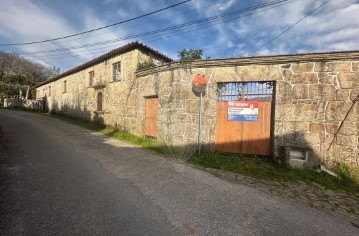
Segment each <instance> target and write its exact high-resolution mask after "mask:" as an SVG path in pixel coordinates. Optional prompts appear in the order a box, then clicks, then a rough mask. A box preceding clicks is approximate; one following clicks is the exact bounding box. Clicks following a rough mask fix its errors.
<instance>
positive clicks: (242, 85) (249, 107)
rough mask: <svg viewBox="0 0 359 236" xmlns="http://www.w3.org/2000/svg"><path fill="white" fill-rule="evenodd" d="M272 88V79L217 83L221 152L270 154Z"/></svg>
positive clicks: (218, 136) (217, 136)
mask: <svg viewBox="0 0 359 236" xmlns="http://www.w3.org/2000/svg"><path fill="white" fill-rule="evenodd" d="M273 89H274V82H273V81H269V82H228V83H218V90H217V96H218V100H217V122H216V140H215V142H216V143H215V145H216V149H217V150H218V151H221V152H227V153H242V154H255V155H263V156H267V155H271V151H272V148H271V146H272V142H271V123H272V122H271V120H272V118H271V117H272V115H271V114H272V100H273Z"/></svg>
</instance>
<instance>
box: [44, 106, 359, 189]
mask: <svg viewBox="0 0 359 236" xmlns="http://www.w3.org/2000/svg"><path fill="white" fill-rule="evenodd" d="M40 114H41V113H40ZM42 114H43V113H42ZM49 115H50V114H49ZM50 116H51V117H55V118H58V119H61V120H63V121H66V122H69V123H72V124H75V125H79V126H82V127H84V128H88V129H91V130H94V131H97V132H101V133H103V134H105V135H108V136H111V137H114V138H116V139H119V140H122V141H125V142H127V143H131V144H134V145H138V146H140V147H143V148H146V149H150V150H153V151H156V152H158V153H161V154H164V155H166V156H169V153H168V148H169V146H167V147H164V146H163V145H164V144H161V145H159V143H158V142H156V141H154V140H151V139H148V138H145V137H138V136H135V135H133V134H130V133H127V132H125V131H121V130H119V129H117V128H115V127H111V126H105V125H103V124H100V123H96V122H88V121H84V120H81V119H79V118H74V117H69V116H64V115H63V114H55V115H54V114H52V115H50ZM173 150H175V149H173ZM173 150H172V151H173ZM173 157H175V158H176V155H173ZM179 159H181V158H179ZM186 161H187V162H188V163H191V164H193V165H196V166H201V167H205V168H213V169H218V170H223V171H229V172H233V173H237V174H241V175H245V176H250V177H254V178H258V179H263V180H274V181H279V182H297V181H303V182H306V183H308V184H312V183H317V184H320V185H322V186H323V187H325V188H327V189H331V190H344V191H346V192H351V193H358V192H359V170H358V169H355V168H353V167H350V166H348V165H346V164H339V165H338V168H337V170H336V172H337V173H338V177H339V178H336V177H333V176H331V175H328V174H327V173H325V172H321V173H317V172H314V171H311V170H306V169H295V168H289V167H285V166H282V165H279V164H278V163H276V162H273V161H270V160H261V159H253V158H245V157H237V156H233V155H230V156H229V155H224V154H220V153H206V152H205V153H203V154H202V155H201V157H198V156H193V157H192V158H189V159H188V160H187V159H186Z"/></svg>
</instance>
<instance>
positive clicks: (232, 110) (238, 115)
mask: <svg viewBox="0 0 359 236" xmlns="http://www.w3.org/2000/svg"><path fill="white" fill-rule="evenodd" d="M257 120H258V101H233V102H228V121H257Z"/></svg>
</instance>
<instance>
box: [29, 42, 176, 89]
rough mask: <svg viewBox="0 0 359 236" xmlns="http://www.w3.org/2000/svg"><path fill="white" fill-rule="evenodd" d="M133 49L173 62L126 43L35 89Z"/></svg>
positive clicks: (136, 44)
mask: <svg viewBox="0 0 359 236" xmlns="http://www.w3.org/2000/svg"><path fill="white" fill-rule="evenodd" d="M134 49H139V50H142V51H144V52H148V53H150V54H152V55H154V56H157V57H159V58H160V59H162V60H164V62H171V61H173V60H172V59H171V58H169V57H168V56H166V55H164V54H162V53H160V52H159V51H156V50H154V49H152V48H150V47H148V46H146V45H144V44H142V43H139V42H137V41H136V42H132V43H128V44H126V45H124V46H122V47H119V48H116V49H114V50H112V51H109V52H107V53H105V54H103V55H101V56H99V57H97V58H95V59H92V60H91V61H88V62H86V63H84V64H82V65H79V66H77V67H75V68H73V69H70V70H68V71H66V72H64V73H62V74H60V75H58V76H56V77H54V78H51V79H49V80H46V81H44V82H41V83H39V84H37V85H36V86H35V88H38V87H40V86H42V85H45V84H48V83H51V82H53V81H56V80H58V79H61V78H63V77H65V76H68V75H71V74H74V73H76V72H79V71H82V70H84V69H87V68H89V67H91V66H93V65H96V64H98V63H101V62H103V61H105V60H107V59H109V58H112V57H114V56H117V55H120V54H123V53H126V52H129V51H131V50H134Z"/></svg>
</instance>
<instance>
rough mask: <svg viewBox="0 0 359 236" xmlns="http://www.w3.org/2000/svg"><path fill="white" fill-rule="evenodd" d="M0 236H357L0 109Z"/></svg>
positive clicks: (315, 214) (241, 188)
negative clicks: (0, 129)
mask: <svg viewBox="0 0 359 236" xmlns="http://www.w3.org/2000/svg"><path fill="white" fill-rule="evenodd" d="M0 126H1V127H2V131H1V133H0V181H1V182H0V235H359V228H358V226H356V224H355V222H354V224H353V222H350V221H349V220H348V219H346V218H344V217H343V216H340V215H331V214H328V213H326V212H322V211H319V210H317V209H313V208H310V207H307V206H304V205H302V204H299V203H296V202H292V201H289V200H286V199H282V198H278V197H274V196H271V195H268V194H265V193H263V192H261V191H260V190H258V189H253V188H251V187H248V186H245V185H241V184H239V183H234V182H230V181H227V180H224V179H220V178H218V177H216V176H213V175H212V174H210V173H207V172H205V171H202V170H199V169H197V168H193V167H191V166H184V165H182V164H179V163H177V162H175V161H173V160H169V159H165V158H163V157H160V156H158V155H156V154H155V153H153V152H150V151H147V150H143V149H141V148H138V147H135V146H132V145H129V144H125V143H122V142H120V141H117V140H114V139H111V138H108V137H106V136H103V135H101V134H99V133H95V132H93V131H89V130H87V129H84V128H81V127H77V126H74V125H71V124H68V123H65V122H63V121H60V120H57V119H53V118H49V117H46V116H43V115H38V114H34V113H27V112H19V111H10V110H2V109H0Z"/></svg>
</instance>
